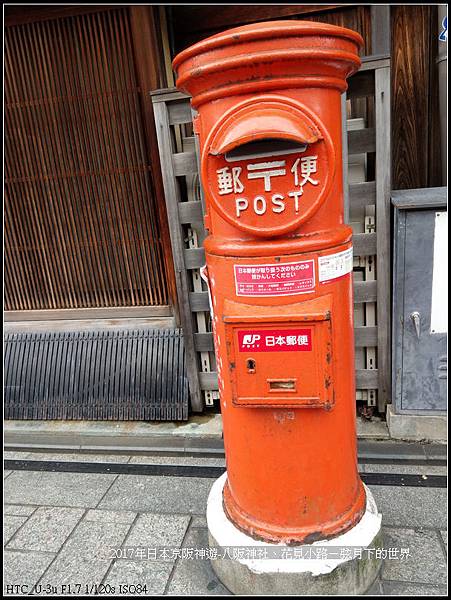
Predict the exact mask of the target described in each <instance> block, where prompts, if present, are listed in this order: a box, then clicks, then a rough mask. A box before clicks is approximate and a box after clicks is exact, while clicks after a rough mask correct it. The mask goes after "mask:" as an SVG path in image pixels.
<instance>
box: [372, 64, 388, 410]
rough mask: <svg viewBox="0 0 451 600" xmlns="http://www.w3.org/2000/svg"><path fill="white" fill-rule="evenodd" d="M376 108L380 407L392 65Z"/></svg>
mask: <svg viewBox="0 0 451 600" xmlns="http://www.w3.org/2000/svg"><path fill="white" fill-rule="evenodd" d="M374 76H375V111H376V231H377V254H376V266H377V332H378V335H377V338H378V339H377V345H378V358H377V369H378V379H379V385H378V409H379V410H380V411H381V412H384V411H385V405H386V404H387V403H389V402H391V381H390V380H391V376H390V365H391V361H390V347H391V346H390V335H391V328H390V324H391V318H390V315H391V302H390V298H391V286H390V283H391V275H390V273H391V257H390V238H391V231H390V191H391V151H390V150H391V125H390V116H391V114H390V113H391V110H390V108H391V103H390V67H389V66H388V67H382V68H380V69H376V70H375V74H374Z"/></svg>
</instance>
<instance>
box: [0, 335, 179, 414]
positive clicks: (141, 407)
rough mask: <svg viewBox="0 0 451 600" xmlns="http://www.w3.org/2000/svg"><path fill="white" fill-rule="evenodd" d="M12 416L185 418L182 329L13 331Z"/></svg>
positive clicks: (8, 373) (9, 357) (8, 401)
mask: <svg viewBox="0 0 451 600" xmlns="http://www.w3.org/2000/svg"><path fill="white" fill-rule="evenodd" d="M4 356H5V359H4V360H5V362H4V365H5V418H6V419H68V420H71V419H72V420H76V419H86V420H110V421H114V420H117V421H141V420H142V421H154V420H155V421H161V420H171V421H180V420H186V419H187V418H188V379H187V377H186V373H185V349H184V345H183V335H182V333H181V330H180V329H142V330H108V331H98V332H92V331H90V332H86V331H82V332H70V333H69V332H66V333H9V334H6V335H5V355H4Z"/></svg>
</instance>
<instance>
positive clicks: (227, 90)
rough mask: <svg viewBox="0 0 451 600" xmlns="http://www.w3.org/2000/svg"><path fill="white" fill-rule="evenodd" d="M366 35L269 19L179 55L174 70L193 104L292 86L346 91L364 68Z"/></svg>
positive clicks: (226, 32)
mask: <svg viewBox="0 0 451 600" xmlns="http://www.w3.org/2000/svg"><path fill="white" fill-rule="evenodd" d="M362 45H363V39H362V37H361V36H360V35H359V34H358V33H357V32H355V31H352V30H350V29H345V28H343V27H337V26H335V25H329V24H326V23H315V22H310V21H271V22H266V23H256V24H251V25H244V26H243V27H236V28H234V29H229V30H228V31H225V32H223V33H219V34H216V35H214V36H211V37H209V38H206V39H205V40H202V41H201V42H198V43H197V44H194V45H193V46H190V47H189V48H187V49H186V50H183V51H182V52H180V53H179V54H178V55H177V56H176V57H175V59H174V61H173V63H172V66H173V68H174V70H175V71H176V73H177V87H178V88H179V89H182V90H184V91H186V92H187V93H189V94H190V95H191V96H192V97H193V99H192V103H193V106H198V105H200V104H202V103H204V102H208V101H212V100H216V99H218V98H221V97H223V96H226V95H227V96H233V95H235V94H246V93H255V92H261V91H269V90H276V89H281V88H285V89H286V88H288V87H318V86H319V87H332V88H336V89H339V90H340V91H344V90H345V89H346V78H347V77H348V76H349V75H351V74H352V73H354V72H355V71H356V70H357V69H358V68H359V66H360V64H361V61H360V58H359V55H358V51H359V49H360V48H361V47H362Z"/></svg>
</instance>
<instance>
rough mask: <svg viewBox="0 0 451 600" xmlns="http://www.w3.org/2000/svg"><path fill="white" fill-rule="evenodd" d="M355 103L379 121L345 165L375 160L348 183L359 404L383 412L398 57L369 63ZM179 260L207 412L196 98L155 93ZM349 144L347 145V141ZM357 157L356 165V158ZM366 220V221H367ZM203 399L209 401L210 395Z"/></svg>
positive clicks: (210, 387) (193, 382) (357, 136)
mask: <svg viewBox="0 0 451 600" xmlns="http://www.w3.org/2000/svg"><path fill="white" fill-rule="evenodd" d="M347 97H348V101H349V100H350V101H351V102H353V103H355V102H356V101H360V102H363V101H364V102H367V101H368V104H369V106H371V109H370V111H369V113H370V114H372V122H371V120H370V119H368V120H367V121H366V122H364V123H363V128H359V129H356V130H348V132H347V133H345V135H344V146H345V156H344V162H345V165H346V168H345V171H347V167H348V162H349V161H350V160H351V159H352V158H353V157H355V156H358V157H362V156H363V157H364V160H365V162H368V163H371V165H372V169H373V172H372V173H371V172H370V169H366V170H365V174H364V176H363V177H362V178H361V179H360V180H359V181H358V182H352V181H349V185H347V183H348V182H346V181H345V184H346V212H347V216H348V222H350V223H351V225H352V226H353V230H354V235H353V248H354V306H355V317H356V318H355V330H354V333H355V347H356V388H357V399H358V400H363V401H366V402H367V403H368V404H369V405H370V406H376V405H377V406H378V408H379V410H380V411H384V410H385V405H386V403H387V401H389V398H390V58H389V57H370V58H366V59H364V62H363V65H362V68H361V69H360V71H359V73H358V74H356V75H354V76H353V77H352V78H351V79H350V80H349V89H348V95H347ZM152 99H153V103H154V113H155V120H156V126H157V135H158V145H159V150H160V155H161V162H162V171H163V182H164V188H165V195H166V204H167V209H168V215H169V223H170V228H171V241H172V247H173V255H174V261H175V266H176V271H177V274H178V279H177V286H178V295H179V298H181V299H182V301H181V303H180V317H181V323H182V326H183V329H184V333H185V348H186V353H187V369H188V376H189V378H190V388H191V404H192V407H193V408H194V410H202V407H203V405H204V403H206V404H211V403H212V401H213V399H214V398H215V396H216V395H217V390H218V381H217V373H216V372H215V359H214V348H213V335H212V333H211V328H210V322H209V300H208V292H207V291H206V289H205V287H202V282H201V281H200V277H199V268H200V267H201V266H202V265H203V264H204V263H205V253H204V250H203V248H202V242H203V240H204V238H205V231H204V228H203V216H202V204H201V200H200V198H199V195H198V194H196V192H195V189H194V186H196V184H197V185H198V183H199V179H198V176H197V161H196V152H195V146H194V138H193V137H192V127H191V120H192V114H191V108H190V104H189V101H188V98H187V97H186V96H185V95H184V94H181V93H180V92H178V91H175V90H174V91H171V90H161V91H160V92H159V93H154V94H153V98H152ZM346 142H347V143H346ZM348 159H349V160H348ZM360 221H361V222H362V224H360ZM202 395H203V397H202Z"/></svg>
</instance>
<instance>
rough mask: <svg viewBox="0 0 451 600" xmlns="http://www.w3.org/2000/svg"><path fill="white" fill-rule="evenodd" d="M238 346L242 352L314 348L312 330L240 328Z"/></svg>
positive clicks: (292, 350) (289, 350)
mask: <svg viewBox="0 0 451 600" xmlns="http://www.w3.org/2000/svg"><path fill="white" fill-rule="evenodd" d="M238 347H239V351H240V352H248V351H252V352H300V351H301V352H302V351H307V352H309V351H311V349H312V330H311V329H252V330H239V331H238Z"/></svg>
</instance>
